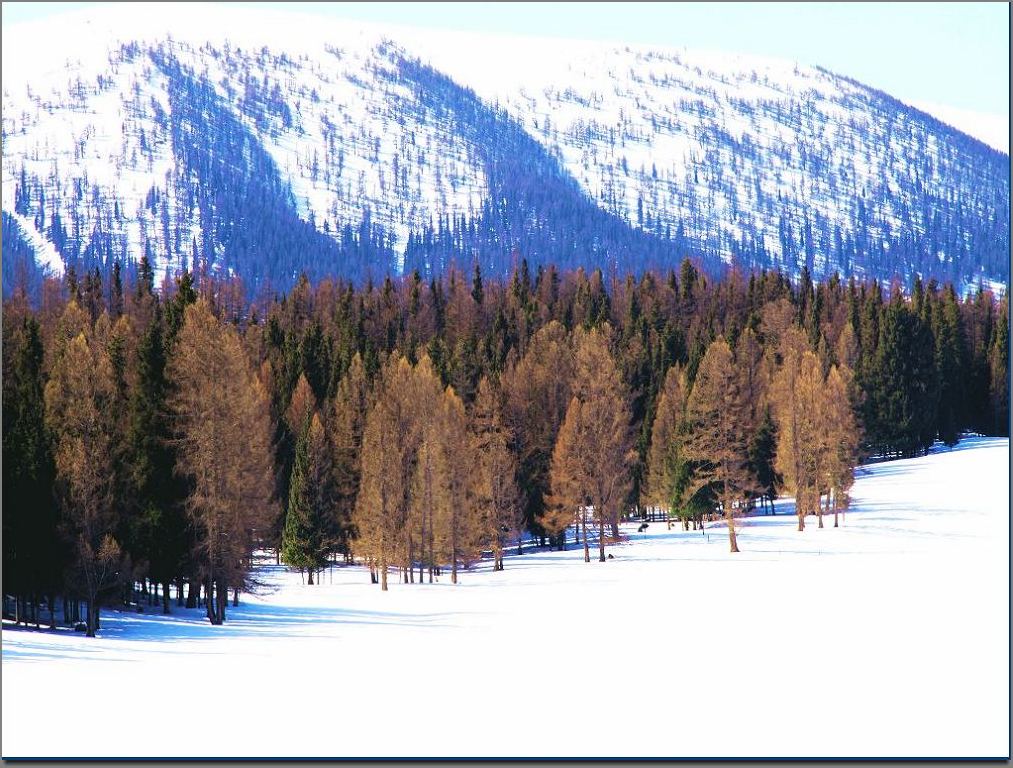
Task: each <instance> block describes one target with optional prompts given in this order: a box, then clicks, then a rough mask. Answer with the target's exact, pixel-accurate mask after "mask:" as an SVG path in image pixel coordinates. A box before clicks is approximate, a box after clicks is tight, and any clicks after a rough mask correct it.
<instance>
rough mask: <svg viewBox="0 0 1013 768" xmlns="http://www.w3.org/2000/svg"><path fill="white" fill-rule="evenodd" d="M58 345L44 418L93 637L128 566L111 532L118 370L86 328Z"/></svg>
mask: <svg viewBox="0 0 1013 768" xmlns="http://www.w3.org/2000/svg"><path fill="white" fill-rule="evenodd" d="M67 314H68V316H67V317H65V318H64V319H63V320H62V321H61V326H63V327H64V328H69V327H70V326H71V324H72V323H73V322H74V321H75V320H77V319H78V318H77V317H76V315H77V307H76V305H75V304H73V302H72V303H71V304H70V305H69V306H68V313H67ZM85 326H86V323H85ZM58 343H59V345H60V348H59V349H58V350H57V354H56V355H55V356H54V364H53V367H52V371H51V374H50V378H49V381H48V382H47V383H46V388H45V404H46V412H45V421H46V426H47V428H48V429H49V431H50V433H51V434H52V436H53V458H54V460H55V466H56V481H57V486H56V487H57V493H58V495H59V499H60V502H61V509H62V527H63V530H64V533H65V534H66V536H67V538H68V540H69V542H70V544H71V546H72V548H73V552H74V559H73V566H72V574H71V577H72V581H73V585H72V586H73V588H74V589H76V590H77V591H78V592H79V593H80V594H81V596H82V597H83V598H84V599H85V600H86V601H87V603H88V612H87V619H88V620H87V635H88V637H94V636H95V631H96V629H97V628H98V623H99V610H100V604H101V602H102V599H103V598H104V597H105V596H106V592H107V591H108V590H109V589H110V588H111V587H112V586H114V585H115V584H117V583H118V582H119V581H120V579H121V578H122V577H123V575H124V573H123V571H124V568H125V563H124V561H123V556H122V552H121V550H120V545H119V544H118V543H117V541H116V539H115V538H114V535H113V533H114V531H115V529H116V525H117V522H118V521H117V519H116V517H117V516H116V500H115V497H114V492H115V487H116V483H115V479H116V478H115V461H114V452H115V438H116V425H115V418H116V415H117V408H116V407H115V404H114V400H115V385H114V376H113V369H112V365H111V362H110V359H109V355H108V354H107V352H106V351H105V350H103V349H102V348H101V347H96V345H94V344H92V343H89V340H88V335H87V332H86V330H82V331H80V332H79V333H78V334H77V335H76V336H74V337H73V338H71V339H66V338H63V339H60V340H59V342H58Z"/></svg>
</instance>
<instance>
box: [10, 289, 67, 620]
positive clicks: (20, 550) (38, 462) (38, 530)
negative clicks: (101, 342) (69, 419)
mask: <svg viewBox="0 0 1013 768" xmlns="http://www.w3.org/2000/svg"><path fill="white" fill-rule="evenodd" d="M4 314H5V317H4V325H3V456H4V460H3V584H4V593H5V594H9V595H16V596H18V597H20V598H36V602H37V597H38V596H40V595H52V594H53V592H55V591H56V590H57V589H58V588H59V587H60V575H61V572H62V568H63V566H64V565H65V563H66V557H65V555H66V553H65V552H64V549H63V547H62V545H61V541H60V537H59V534H58V531H57V524H58V520H59V515H58V511H57V507H56V504H55V501H54V498H53V481H54V474H55V471H54V467H53V457H52V453H51V451H50V445H49V440H48V438H47V430H46V429H45V425H44V418H45V402H44V399H43V374H42V361H43V346H42V338H41V334H40V332H39V324H38V322H37V321H36V320H35V318H33V317H24V316H23V317H14V316H12V315H13V314H14V313H12V312H11V311H9V310H8V309H7V308H6V307H5V311H4ZM50 605H52V603H50Z"/></svg>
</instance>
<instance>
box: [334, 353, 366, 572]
mask: <svg viewBox="0 0 1013 768" xmlns="http://www.w3.org/2000/svg"><path fill="white" fill-rule="evenodd" d="M370 397H371V394H370V388H369V381H368V380H367V378H366V369H365V366H363V364H362V357H361V356H360V355H359V353H358V352H356V353H355V355H354V357H352V362H351V364H350V365H349V366H348V371H347V372H346V373H345V375H344V377H342V379H341V383H340V384H338V391H337V393H336V394H335V396H334V400H333V402H332V404H331V408H330V414H329V418H328V419H327V424H326V426H327V433H328V438H329V440H330V443H331V451H332V454H333V456H334V486H335V488H334V491H335V506H336V508H335V516H336V518H337V524H338V526H339V530H340V541H339V542H338V547H339V551H340V552H343V553H344V554H345V558H346V559H350V558H351V547H350V539H351V538H353V537H354V530H352V516H353V512H354V511H355V499H356V496H358V493H359V478H360V475H361V454H362V433H363V430H364V429H365V426H366V414H367V413H369V408H370Z"/></svg>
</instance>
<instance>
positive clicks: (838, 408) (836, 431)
mask: <svg viewBox="0 0 1013 768" xmlns="http://www.w3.org/2000/svg"><path fill="white" fill-rule="evenodd" d="M851 376H852V373H851V371H850V369H849V368H848V367H847V366H844V365H842V366H840V367H838V366H833V367H832V368H831V369H830V373H829V374H828V375H827V381H826V386H825V387H824V390H823V392H824V400H825V403H826V405H825V413H826V417H827V424H826V426H825V429H826V432H827V443H828V445H829V447H830V452H829V456H828V461H827V484H828V487H829V490H830V495H831V497H832V499H833V510H834V528H837V527H838V513H839V512H840V511H842V510H844V509H847V507H848V492H849V491H850V490H851V486H852V485H853V484H854V482H855V464H856V462H857V461H858V444H859V437H860V434H859V428H858V422H857V420H856V418H855V413H854V410H853V408H852V406H851V397H850V394H849V390H850V383H849V380H850V379H851Z"/></svg>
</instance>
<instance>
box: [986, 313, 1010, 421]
mask: <svg viewBox="0 0 1013 768" xmlns="http://www.w3.org/2000/svg"><path fill="white" fill-rule="evenodd" d="M988 364H989V369H990V371H991V384H990V388H989V398H990V402H991V416H992V429H991V432H992V434H995V435H1002V436H1004V437H1009V433H1010V423H1009V297H1008V296H1003V297H1002V299H1001V300H1000V302H999V308H998V315H997V317H996V321H995V325H994V326H993V332H992V344H991V347H990V348H989V353H988Z"/></svg>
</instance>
